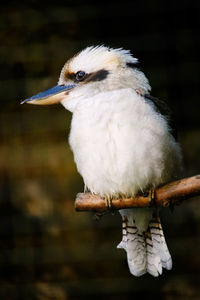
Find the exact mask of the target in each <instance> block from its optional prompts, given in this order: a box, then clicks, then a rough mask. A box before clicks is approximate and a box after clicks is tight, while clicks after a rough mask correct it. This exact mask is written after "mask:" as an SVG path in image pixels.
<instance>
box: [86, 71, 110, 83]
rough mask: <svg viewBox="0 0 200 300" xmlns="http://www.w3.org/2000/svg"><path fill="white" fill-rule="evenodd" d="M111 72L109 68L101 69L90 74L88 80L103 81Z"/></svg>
mask: <svg viewBox="0 0 200 300" xmlns="http://www.w3.org/2000/svg"><path fill="white" fill-rule="evenodd" d="M108 74H109V71H107V70H104V69H102V70H99V71H97V72H95V73H91V74H90V75H89V76H88V80H87V82H90V81H102V80H104V79H106V77H107V76H108Z"/></svg>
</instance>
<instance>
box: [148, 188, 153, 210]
mask: <svg viewBox="0 0 200 300" xmlns="http://www.w3.org/2000/svg"><path fill="white" fill-rule="evenodd" d="M154 204H155V189H154V188H150V189H149V205H148V207H152V206H154Z"/></svg>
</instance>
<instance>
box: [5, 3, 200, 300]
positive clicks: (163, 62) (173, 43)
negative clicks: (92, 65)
mask: <svg viewBox="0 0 200 300" xmlns="http://www.w3.org/2000/svg"><path fill="white" fill-rule="evenodd" d="M199 9H200V4H199V2H198V1H184V0H182V1H158V0H155V1H147V0H146V1H145V0H136V1H128V0H123V1H121V0H119V1H118V2H117V1H113V0H111V1H103V0H102V1H99V2H96V1H88V0H84V1H79V0H78V1H71V0H65V1H61V0H57V1H55V2H53V1H51V0H49V1H48V2H46V1H38V0H35V1H34V0H33V1H24V2H23V1H12V0H10V1H2V2H1V10H0V40H1V44H0V66H1V72H0V97H1V108H0V299H8V300H9V299H11V300H15V299H20V300H21V299H22V300H24V299H25V300H29V299H30V300H32V299H36V300H46V299H56V300H57V299H59V300H64V299H65V300H66V299H93V298H94V297H95V299H97V300H98V299H116V300H117V299H133V298H134V297H145V296H147V297H151V296H152V297H154V298H155V299H157V298H158V297H159V299H166V300H171V299H176V300H177V299H200V285H199V283H200V255H199V253H200V235H199V234H200V199H197V198H196V199H191V200H188V201H186V202H185V203H183V204H182V205H181V206H179V207H176V208H175V211H174V212H173V213H171V212H170V211H168V209H165V210H164V211H162V219H163V227H164V231H165V235H166V239H167V243H168V246H169V249H170V252H171V254H172V258H173V269H172V270H171V271H164V274H163V275H162V276H161V277H159V278H153V277H151V276H150V275H145V276H142V277H141V278H135V277H133V276H132V275H131V274H130V273H129V271H128V266H127V262H126V255H125V252H124V251H123V250H118V249H116V246H117V244H118V243H119V242H120V240H121V219H120V216H119V215H118V213H115V214H114V215H106V216H104V217H103V218H102V219H101V220H100V221H96V220H95V218H94V215H93V214H91V213H86V212H85V213H77V212H75V211H74V199H75V197H76V194H77V193H78V192H81V191H83V182H82V179H81V177H80V176H79V175H78V173H77V171H76V167H75V164H74V162H73V156H72V153H71V151H70V149H69V145H68V142H67V137H68V134H69V128H70V120H71V114H70V113H69V112H67V111H66V110H64V108H63V107H62V106H61V105H58V106H49V107H48V106H46V107H45V106H41V107H40V106H31V105H20V101H21V100H23V99H25V98H27V97H29V96H31V95H34V94H35V93H38V92H39V91H42V90H44V89H47V88H49V87H51V86H53V85H55V84H56V83H57V80H58V76H59V73H60V70H61V68H62V66H63V65H64V63H65V61H66V60H67V59H68V58H70V57H71V56H72V55H74V54H75V53H76V52H77V51H79V50H81V49H83V48H84V47H85V46H88V45H98V44H105V45H109V46H111V47H123V48H125V49H130V50H131V51H132V53H133V54H134V56H136V57H137V58H139V60H140V62H141V68H142V70H143V71H144V72H145V74H146V75H147V77H148V78H149V80H150V83H151V85H152V87H153V89H152V95H153V96H155V97H158V98H161V99H163V100H165V101H167V102H168V103H169V105H170V107H171V109H172V111H173V113H174V118H175V120H176V124H177V128H178V133H179V135H178V136H179V141H180V143H181V146H182V149H183V155H184V167H185V170H184V172H183V174H182V177H185V176H192V175H195V174H198V173H199V172H200V158H199V154H200V122H199V111H200V98H199V78H200V71H199V70H200V61H199V50H200V47H199V45H200V43H199V39H200V36H199V26H198V25H199Z"/></svg>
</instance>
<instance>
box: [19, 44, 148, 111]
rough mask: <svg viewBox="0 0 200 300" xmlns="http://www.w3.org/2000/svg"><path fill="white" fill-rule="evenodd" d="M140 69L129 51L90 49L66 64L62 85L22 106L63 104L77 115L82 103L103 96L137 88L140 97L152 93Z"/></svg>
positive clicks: (60, 79) (29, 99)
mask: <svg viewBox="0 0 200 300" xmlns="http://www.w3.org/2000/svg"><path fill="white" fill-rule="evenodd" d="M137 65H138V60H137V58H135V57H133V56H132V55H131V53H130V51H129V50H123V49H122V48H119V49H113V48H109V47H105V46H97V47H93V46H91V47H87V48H86V49H84V50H82V51H81V52H79V53H78V54H76V55H75V56H73V57H72V58H71V59H69V60H68V61H67V62H66V64H65V65H64V67H63V69H62V71H61V74H60V78H59V81H58V85H56V86H54V87H53V88H50V89H48V90H46V91H44V92H41V93H39V94H37V95H35V96H33V97H30V98H28V99H26V100H24V101H22V104H23V103H30V104H39V105H46V104H55V103H59V102H61V103H62V104H63V105H64V106H65V107H66V108H67V109H69V110H70V111H74V109H75V107H76V106H77V104H78V103H79V102H80V100H81V99H83V98H90V97H93V96H94V95H96V94H98V93H101V92H106V91H112V90H117V89H122V88H133V89H135V90H136V91H137V92H138V93H140V94H145V93H148V92H149V91H150V90H151V87H150V85H149V82H148V79H147V78H146V77H145V75H144V73H143V72H141V71H140V70H139V69H138V68H137Z"/></svg>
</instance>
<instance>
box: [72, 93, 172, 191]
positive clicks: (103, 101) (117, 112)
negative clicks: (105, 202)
mask: <svg viewBox="0 0 200 300" xmlns="http://www.w3.org/2000/svg"><path fill="white" fill-rule="evenodd" d="M69 141H70V145H71V148H72V150H73V153H74V159H75V162H76V164H77V168H78V170H79V172H80V174H81V175H82V177H83V179H84V182H85V185H86V186H87V187H88V188H89V189H90V190H91V191H92V192H94V193H99V194H101V195H114V194H116V195H117V194H118V193H121V194H132V195H134V194H136V193H137V192H138V190H144V189H146V188H148V187H149V186H150V185H158V184H159V183H161V182H162V180H163V179H164V174H165V172H164V168H166V165H167V164H166V161H167V160H168V158H169V155H170V153H171V152H172V149H171V148H173V141H171V140H170V136H169V133H168V128H167V126H166V122H165V120H164V119H162V117H161V116H159V115H158V114H157V113H155V111H154V110H153V108H152V107H151V106H150V105H148V104H147V103H145V101H144V100H143V99H142V97H140V96H138V95H137V94H136V93H135V92H134V91H132V90H131V89H123V90H118V91H112V92H107V93H101V94H99V95H97V96H95V97H93V99H92V100H91V99H88V100H87V99H86V100H84V102H83V103H82V105H80V106H79V107H78V109H77V110H76V111H75V112H74V114H73V118H72V125H71V133H70V139H69ZM170 143H171V145H170ZM168 169H170V163H169V165H168ZM168 173H169V172H168ZM162 177H163V178H162ZM164 180H165V179H164Z"/></svg>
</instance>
